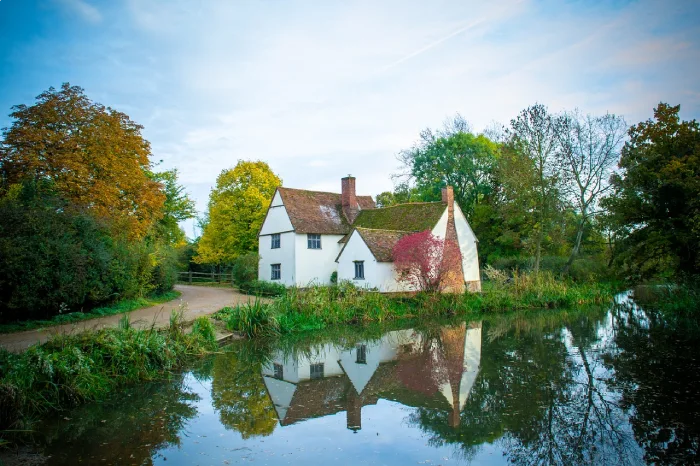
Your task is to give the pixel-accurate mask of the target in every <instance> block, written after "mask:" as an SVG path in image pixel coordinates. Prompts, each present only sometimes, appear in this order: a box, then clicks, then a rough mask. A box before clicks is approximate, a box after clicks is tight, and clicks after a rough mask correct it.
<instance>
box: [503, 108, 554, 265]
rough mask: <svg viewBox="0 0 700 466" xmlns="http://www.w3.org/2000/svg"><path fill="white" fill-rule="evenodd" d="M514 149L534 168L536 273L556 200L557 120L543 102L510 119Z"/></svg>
mask: <svg viewBox="0 0 700 466" xmlns="http://www.w3.org/2000/svg"><path fill="white" fill-rule="evenodd" d="M507 133H508V136H509V142H510V143H511V144H512V145H513V147H514V148H515V150H518V151H520V152H522V153H523V154H524V155H525V156H526V157H528V158H529V159H530V160H531V161H532V163H533V164H534V168H535V178H534V186H533V188H534V194H535V219H536V223H535V265H534V271H535V273H538V272H539V269H540V259H541V256H542V242H543V238H544V235H545V232H546V229H547V224H548V223H549V221H550V220H551V216H552V213H553V211H554V209H555V207H556V204H557V201H558V195H557V183H558V182H559V171H558V169H557V165H556V163H555V154H556V150H557V143H558V133H557V125H556V119H555V117H553V116H552V115H550V113H549V111H548V110H547V107H545V106H544V105H542V104H535V105H532V106H530V107H528V108H526V109H525V110H523V111H522V112H520V115H518V116H517V117H516V118H515V119H513V120H511V122H510V128H509V129H508V130H507Z"/></svg>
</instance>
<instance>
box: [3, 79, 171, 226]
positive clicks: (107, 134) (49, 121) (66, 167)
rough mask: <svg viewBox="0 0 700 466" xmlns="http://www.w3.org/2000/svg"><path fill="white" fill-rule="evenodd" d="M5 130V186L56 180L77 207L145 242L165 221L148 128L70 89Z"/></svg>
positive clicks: (39, 102) (16, 112) (20, 110)
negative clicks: (160, 220) (161, 219)
mask: <svg viewBox="0 0 700 466" xmlns="http://www.w3.org/2000/svg"><path fill="white" fill-rule="evenodd" d="M10 116H11V117H12V118H14V121H13V122H12V125H11V126H10V128H5V129H3V136H4V140H3V142H2V146H1V148H0V178H1V179H2V180H3V181H4V183H5V185H6V186H8V185H10V184H14V183H19V182H21V181H22V180H24V179H31V180H35V181H40V180H50V181H51V182H52V184H53V186H54V188H55V189H56V191H57V192H58V193H59V194H60V195H61V196H62V197H63V198H65V199H67V200H69V201H70V202H71V203H73V204H75V205H77V206H81V207H86V208H88V209H89V210H90V211H91V213H92V214H93V215H95V216H97V217H101V218H104V219H112V220H113V223H114V226H115V227H116V230H126V231H127V232H128V233H129V235H130V236H131V237H135V238H140V237H143V236H145V234H146V233H147V232H148V230H149V228H150V227H151V226H152V225H153V223H154V222H155V221H156V220H157V219H158V218H159V217H160V215H161V211H160V209H161V207H162V205H163V202H164V200H165V196H164V195H163V193H162V192H161V187H160V186H159V184H158V183H157V182H156V181H155V180H153V179H151V178H150V177H149V172H150V169H151V163H150V161H149V155H150V144H149V143H148V141H146V140H145V139H144V138H143V137H142V136H141V130H142V129H143V127H142V126H140V125H138V124H136V123H134V122H133V121H131V120H130V119H129V117H128V116H127V115H126V114H124V113H121V112H118V111H116V110H114V109H111V108H109V107H104V106H103V105H101V104H98V103H96V102H92V101H91V100H90V99H89V98H88V97H87V96H86V95H85V94H84V93H83V89H81V88H80V87H77V86H70V84H68V83H65V84H63V85H62V86H61V89H60V90H56V89H54V88H53V87H51V88H49V90H48V91H45V92H43V93H42V94H40V95H39V96H38V97H37V98H36V103H35V104H34V105H32V106H26V105H17V106H15V107H13V112H12V113H11V114H10Z"/></svg>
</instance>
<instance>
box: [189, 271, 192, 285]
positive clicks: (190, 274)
mask: <svg viewBox="0 0 700 466" xmlns="http://www.w3.org/2000/svg"><path fill="white" fill-rule="evenodd" d="M189 276H190V285H191V284H192V271H191V270H190V273H189Z"/></svg>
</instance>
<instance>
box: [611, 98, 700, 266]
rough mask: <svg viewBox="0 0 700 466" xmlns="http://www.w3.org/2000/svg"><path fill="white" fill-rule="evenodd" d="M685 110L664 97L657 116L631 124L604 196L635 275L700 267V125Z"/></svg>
mask: <svg viewBox="0 0 700 466" xmlns="http://www.w3.org/2000/svg"><path fill="white" fill-rule="evenodd" d="M679 111H680V106H679V105H677V106H671V105H668V104H665V103H660V104H659V105H658V107H656V108H655V109H654V120H655V121H654V120H648V121H644V122H641V123H639V124H637V125H634V126H632V127H631V128H630V129H629V132H628V134H629V141H627V142H626V143H625V145H624V147H623V148H622V156H621V158H620V163H619V166H620V168H621V169H622V173H620V174H614V175H613V176H612V179H611V183H612V186H613V190H614V192H613V193H612V194H611V195H610V196H608V197H607V198H605V199H604V200H603V205H604V206H605V207H606V208H607V209H608V210H609V211H610V221H611V223H612V225H613V228H615V229H616V230H617V231H618V232H620V233H621V236H622V237H623V239H622V242H621V243H622V244H620V247H621V248H622V249H623V250H624V253H623V254H621V255H620V256H619V257H618V262H622V264H623V265H624V266H625V268H626V269H627V271H628V272H629V274H630V275H632V276H635V277H647V276H653V275H657V274H660V273H664V272H667V273H671V274H675V275H677V276H683V275H689V274H697V273H698V271H700V125H699V124H698V122H697V121H695V120H692V121H681V120H680V117H679V115H678V112H679Z"/></svg>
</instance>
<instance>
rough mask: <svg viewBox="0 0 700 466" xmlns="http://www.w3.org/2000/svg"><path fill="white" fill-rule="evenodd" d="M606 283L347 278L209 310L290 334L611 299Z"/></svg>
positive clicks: (253, 333)
mask: <svg viewBox="0 0 700 466" xmlns="http://www.w3.org/2000/svg"><path fill="white" fill-rule="evenodd" d="M614 292H615V287H614V286H613V285H609V284H600V283H591V284H576V283H572V282H566V281H561V280H557V279H556V278H554V276H553V275H552V274H549V273H540V274H538V275H535V274H515V275H514V277H512V278H510V279H508V280H503V281H502V282H496V281H490V282H486V283H484V287H483V291H482V293H465V294H462V295H450V294H427V293H418V294H415V295H410V296H391V295H386V294H381V293H377V292H369V291H364V290H361V289H358V288H355V287H354V286H352V285H351V284H348V283H341V284H339V285H337V286H318V287H312V288H307V289H295V288H291V289H289V290H287V292H286V293H285V294H284V295H282V296H280V297H279V298H277V299H275V300H274V301H272V302H271V303H269V304H263V303H261V302H257V301H256V302H254V303H252V304H250V303H249V304H244V305H239V306H236V307H233V308H224V309H222V310H221V311H219V312H218V313H216V314H215V315H214V317H215V318H217V319H220V320H223V321H225V322H226V323H227V326H228V328H229V330H232V331H237V332H240V333H242V334H244V335H246V336H248V337H260V336H263V337H265V336H273V335H277V334H293V333H299V332H307V331H312V330H321V329H325V328H330V327H334V326H339V325H347V324H368V323H373V322H378V323H382V322H385V321H392V320H405V319H419V320H425V319H434V318H440V317H450V316H469V315H479V314H483V313H498V312H507V311H513V310H526V309H555V308H573V307H577V306H583V305H592V304H603V303H609V302H612V297H613V294H614Z"/></svg>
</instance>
